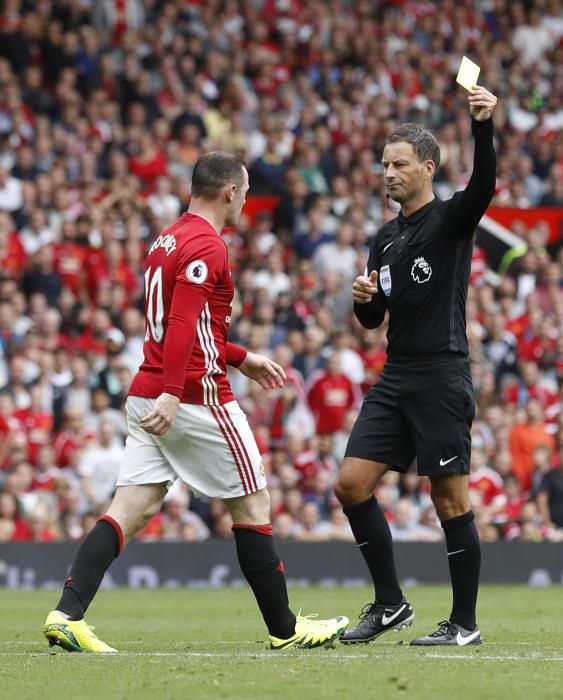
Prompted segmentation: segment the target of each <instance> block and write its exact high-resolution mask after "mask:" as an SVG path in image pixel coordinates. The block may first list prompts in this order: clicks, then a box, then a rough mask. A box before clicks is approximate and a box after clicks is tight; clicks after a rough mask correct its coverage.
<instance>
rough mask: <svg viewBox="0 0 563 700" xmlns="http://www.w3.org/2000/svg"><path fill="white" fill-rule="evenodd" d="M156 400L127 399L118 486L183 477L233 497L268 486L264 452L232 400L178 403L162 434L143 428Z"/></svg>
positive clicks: (204, 490)
mask: <svg viewBox="0 0 563 700" xmlns="http://www.w3.org/2000/svg"><path fill="white" fill-rule="evenodd" d="M154 402H155V399H146V398H142V397H140V396H130V397H129V398H128V399H127V425H128V428H129V435H128V436H127V441H126V443H125V453H124V456H123V462H122V467H121V469H120V471H119V476H118V477H117V485H118V486H132V485H140V484H160V483H163V482H167V484H168V486H170V485H171V484H172V483H173V482H174V481H175V479H178V478H179V479H181V480H182V481H184V482H185V483H186V484H188V486H190V488H191V489H192V490H193V491H194V492H195V493H196V494H203V495H205V496H209V497H210V498H221V499H224V498H236V497H237V496H245V495H247V494H249V493H254V492H255V491H260V490H261V489H263V488H265V486H266V478H265V476H264V467H263V464H262V457H261V456H260V452H259V451H258V446H257V445H256V440H255V439H254V435H253V434H252V431H251V430H250V426H249V425H248V422H247V420H246V416H245V414H244V412H243V411H242V409H241V408H240V406H239V405H238V403H237V402H236V401H230V402H229V403H226V404H223V405H222V406H200V405H195V404H185V403H181V404H180V406H179V409H178V415H177V417H176V420H175V421H174V423H173V424H172V426H171V427H170V428H169V429H168V431H167V432H166V434H165V435H163V436H162V437H158V436H156V435H152V434H151V433H147V432H146V430H144V429H143V428H141V425H140V420H141V418H142V417H143V416H146V415H147V413H150V411H151V410H152V408H153V405H154Z"/></svg>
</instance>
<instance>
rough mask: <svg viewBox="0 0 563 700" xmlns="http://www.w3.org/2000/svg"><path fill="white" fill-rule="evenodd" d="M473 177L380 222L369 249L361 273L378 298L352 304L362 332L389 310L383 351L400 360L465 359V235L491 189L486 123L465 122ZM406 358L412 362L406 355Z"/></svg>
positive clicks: (489, 126) (489, 124)
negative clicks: (448, 194) (373, 280)
mask: <svg viewBox="0 0 563 700" xmlns="http://www.w3.org/2000/svg"><path fill="white" fill-rule="evenodd" d="M471 130H472V132H473V136H474V137H475V153H474V159H473V173H472V175H471V179H470V181H469V183H468V185H467V187H466V188H465V190H463V192H456V194H454V196H453V197H452V198H451V199H449V200H447V201H445V202H444V201H442V200H440V199H438V198H435V199H434V200H432V202H430V203H429V204H426V205H425V206H424V207H422V208H421V209H419V210H418V211H416V212H414V214H411V216H408V217H405V216H403V215H402V214H399V215H398V216H397V218H395V219H393V220H392V221H389V222H388V223H386V224H385V225H384V226H383V227H382V228H381V229H380V230H379V231H378V233H377V235H376V236H375V239H374V241H373V243H372V245H371V249H370V253H369V258H368V264H367V276H369V274H370V273H371V271H372V270H377V272H378V286H379V290H378V293H377V294H376V295H375V296H374V297H373V299H372V301H371V302H370V303H369V304H354V313H355V314H356V317H357V318H358V320H359V321H360V323H361V324H362V326H364V327H365V328H376V327H377V326H379V325H380V324H381V322H382V321H383V318H384V316H385V311H386V310H387V309H388V310H389V329H388V332H387V342H388V348H387V354H388V355H389V357H390V358H392V357H393V356H397V357H406V358H408V357H409V356H411V355H412V356H416V357H417V358H418V359H422V358H423V357H424V356H425V355H436V354H437V353H445V354H448V353H456V354H460V355H467V354H468V345H467V335H466V332H465V303H466V299H467V288H468V285H469V273H470V269H471V251H472V247H473V233H474V231H475V228H476V226H477V224H478V223H479V220H480V219H481V217H482V216H483V214H484V213H485V210H486V209H487V206H488V205H489V203H490V201H491V199H492V196H493V194H494V191H495V182H496V155H495V150H494V146H493V121H492V119H488V120H487V121H483V122H478V121H476V120H474V119H472V120H471ZM413 359H414V358H413Z"/></svg>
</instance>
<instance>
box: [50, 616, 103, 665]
mask: <svg viewBox="0 0 563 700" xmlns="http://www.w3.org/2000/svg"><path fill="white" fill-rule="evenodd" d="M93 629H94V628H93V627H90V625H87V624H86V622H85V621H84V620H67V619H66V618H65V617H64V615H61V613H60V612H59V611H58V610H53V611H52V612H50V613H49V614H48V615H47V619H46V620H45V625H44V626H43V634H44V635H45V636H46V637H47V639H48V641H49V646H50V647H52V646H59V647H62V648H63V649H66V650H67V651H90V652H92V653H94V654H116V653H117V649H113V648H112V647H110V646H108V645H107V644H106V643H105V642H102V641H101V639H98V638H97V637H96V635H95V634H94V632H93V631H92V630H93Z"/></svg>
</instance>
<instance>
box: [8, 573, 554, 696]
mask: <svg viewBox="0 0 563 700" xmlns="http://www.w3.org/2000/svg"><path fill="white" fill-rule="evenodd" d="M407 593H408V596H409V599H410V601H411V602H412V604H413V606H414V608H415V612H416V620H415V622H414V625H413V627H411V628H410V630H407V631H405V632H401V633H398V634H397V633H395V632H390V633H388V634H387V635H384V636H383V637H382V638H380V640H379V641H376V642H373V643H371V644H369V645H366V646H344V645H342V644H339V643H336V644H335V646H334V648H331V649H316V650H311V651H301V650H288V651H286V652H281V653H280V652H277V653H274V652H271V651H269V650H268V649H267V648H266V645H265V642H264V640H265V636H266V635H265V630H264V628H263V625H262V622H261V619H260V618H259V617H258V614H257V610H256V608H255V604H254V600H253V598H252V596H251V593H250V591H249V589H246V588H241V589H220V590H201V589H194V590H191V589H174V590H164V589H158V590H136V591H130V590H125V589H119V590H111V591H101V592H100V594H99V596H98V599H97V600H96V601H95V603H94V604H93V605H92V608H91V609H90V611H89V615H88V618H87V619H88V621H89V622H90V624H94V625H95V626H96V632H97V633H98V634H99V636H100V638H101V639H103V640H104V641H106V642H108V643H109V644H111V645H113V646H115V647H116V648H118V649H119V650H120V652H121V653H120V654H119V655H115V656H95V655H89V654H68V653H66V652H64V651H61V650H57V651H56V652H51V653H49V649H48V645H47V642H46V641H45V640H44V639H43V637H42V635H41V627H42V624H43V621H44V618H45V616H46V614H47V612H48V611H49V609H50V608H51V607H52V606H53V604H54V602H55V601H56V599H57V592H56V591H30V592H15V591H6V590H3V591H0V601H1V602H2V605H0V614H1V617H0V619H1V624H0V629H1V630H2V637H1V641H0V697H1V698H20V699H22V700H27V699H29V700H35V698H37V699H40V700H50V699H51V698H57V700H60V698H72V700H90V699H94V698H96V699H98V698H102V699H103V700H114V698H119V699H123V700H126V699H129V698H131V700H140V699H144V698H147V699H149V698H150V700H160V698H166V699H168V698H170V699H176V698H178V700H180V699H181V700H199V699H200V698H201V699H203V698H206V699H207V698H213V699H215V698H226V699H229V700H238V699H239V698H240V699H241V700H242V699H244V700H277V699H278V698H279V699H281V698H284V699H286V700H291V699H293V698H304V699H306V700H317V699H318V698H341V699H343V700H347V699H348V698H353V699H354V700H364V699H365V700H368V699H369V698H377V699H378V700H387V699H388V698H389V699H391V698H393V699H395V698H405V700H406V699H409V700H410V699H412V700H426V699H428V700H437V699H439V698H444V697H447V698H453V699H454V700H483V699H488V698H491V699H492V698H495V699H496V700H501V699H504V698H507V699H509V700H520V699H523V700H524V699H525V700H535V698H541V699H542V700H549V699H551V698H553V699H555V698H557V699H558V700H560V699H561V698H563V589H562V588H561V587H553V588H544V589H531V588H526V587H519V586H484V587H483V588H482V590H481V594H480V599H479V622H480V625H481V629H482V632H483V638H484V643H483V644H482V645H481V646H480V647H465V648H463V649H461V648H457V647H454V648H451V649H448V648H434V649H421V648H413V647H409V646H408V642H409V641H410V639H411V638H412V637H413V636H415V635H418V634H422V633H426V632H429V631H431V630H432V629H433V628H434V627H435V626H436V623H437V622H438V621H439V620H441V619H443V618H444V617H446V616H447V615H448V613H449V607H450V592H449V588H448V587H445V586H420V587H416V588H412V589H409V590H408V591H407ZM290 595H291V600H292V604H293V607H294V608H295V609H298V608H299V606H301V607H302V608H303V614H307V613H311V612H318V613H319V614H320V615H321V616H331V615H335V614H344V615H348V617H350V620H351V621H352V622H353V621H355V619H356V617H357V613H358V611H359V609H360V608H361V606H362V605H363V604H364V603H366V602H367V601H369V600H370V595H371V594H370V591H369V590H368V589H350V588H348V589H323V588H307V589H293V590H292V591H291V593H290Z"/></svg>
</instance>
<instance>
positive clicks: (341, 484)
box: [334, 476, 371, 506]
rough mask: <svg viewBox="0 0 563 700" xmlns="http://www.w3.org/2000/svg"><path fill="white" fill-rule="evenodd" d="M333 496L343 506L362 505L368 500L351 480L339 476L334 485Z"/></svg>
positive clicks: (358, 486)
mask: <svg viewBox="0 0 563 700" xmlns="http://www.w3.org/2000/svg"><path fill="white" fill-rule="evenodd" d="M334 495H335V496H336V498H337V499H338V500H339V502H340V503H341V505H343V506H354V505H357V504H358V503H363V502H364V501H365V500H367V499H368V498H369V496H370V495H371V494H368V495H367V496H366V495H365V494H364V493H363V489H362V488H361V487H360V485H359V484H358V483H357V482H355V481H354V480H353V479H347V478H346V477H342V476H339V477H338V479H337V480H336V483H335V484H334Z"/></svg>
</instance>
